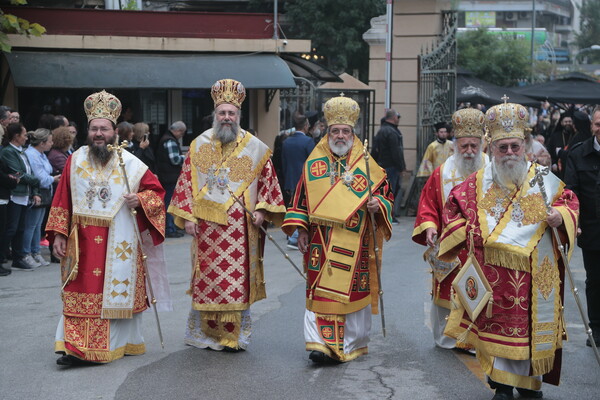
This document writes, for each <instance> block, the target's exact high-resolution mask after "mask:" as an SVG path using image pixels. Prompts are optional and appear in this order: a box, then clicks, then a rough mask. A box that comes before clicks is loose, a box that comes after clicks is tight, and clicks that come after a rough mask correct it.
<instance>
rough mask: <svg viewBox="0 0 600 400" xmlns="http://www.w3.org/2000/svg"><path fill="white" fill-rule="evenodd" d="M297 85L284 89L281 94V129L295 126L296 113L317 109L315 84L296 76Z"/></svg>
mask: <svg viewBox="0 0 600 400" xmlns="http://www.w3.org/2000/svg"><path fill="white" fill-rule="evenodd" d="M294 81H295V82H296V87H295V88H292V89H282V90H281V92H280V95H279V99H280V101H281V115H280V118H279V125H280V126H279V129H280V130H285V129H289V128H292V127H293V126H294V113H295V112H296V111H300V112H301V113H306V112H307V111H312V110H315V109H316V108H315V99H316V96H315V90H316V88H315V85H314V84H313V83H312V82H311V81H309V80H308V79H305V78H300V77H294Z"/></svg>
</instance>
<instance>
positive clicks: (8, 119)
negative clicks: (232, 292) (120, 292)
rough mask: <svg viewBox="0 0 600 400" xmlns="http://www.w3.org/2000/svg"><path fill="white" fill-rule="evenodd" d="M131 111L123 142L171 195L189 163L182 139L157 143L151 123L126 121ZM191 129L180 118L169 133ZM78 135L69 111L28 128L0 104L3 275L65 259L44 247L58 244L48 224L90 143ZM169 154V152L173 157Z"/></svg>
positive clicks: (174, 233) (176, 233)
mask: <svg viewBox="0 0 600 400" xmlns="http://www.w3.org/2000/svg"><path fill="white" fill-rule="evenodd" d="M126 113H128V114H127V115H129V114H131V108H127V109H126V110H125V111H123V114H122V115H120V116H119V120H122V121H121V122H119V123H118V125H117V126H116V128H117V129H116V131H118V143H119V144H120V143H122V142H123V141H127V143H128V146H127V150H128V151H129V152H130V153H132V154H133V155H135V156H136V157H137V158H138V159H140V160H141V161H142V162H143V163H144V164H145V165H147V166H148V168H149V170H150V171H151V172H152V173H154V174H157V176H158V177H159V178H160V179H161V183H162V184H163V186H164V187H165V188H167V189H170V191H168V192H167V193H168V194H169V197H168V199H170V195H172V191H173V188H174V184H175V181H176V179H177V176H179V171H180V169H181V164H182V163H183V156H182V155H181V151H180V150H179V151H178V152H177V150H178V146H179V142H178V141H176V140H173V141H172V142H173V143H171V142H169V144H170V145H171V146H170V147H173V148H176V149H177V150H175V151H173V150H172V149H170V148H167V147H164V148H163V147H160V145H159V146H152V145H151V141H150V127H149V125H148V124H146V123H144V122H137V123H134V124H133V123H131V122H127V121H125V119H128V120H131V118H130V116H129V117H128V118H125V116H126ZM175 128H176V129H175ZM186 129H187V128H186V126H185V124H184V123H183V122H181V121H177V122H175V123H174V124H173V125H172V126H171V127H170V129H169V131H168V132H166V133H165V135H164V136H165V137H166V136H169V135H172V134H173V133H172V132H175V133H176V134H178V135H179V136H177V138H179V137H181V135H182V134H183V133H184V132H185V131H186ZM77 136H78V128H77V124H76V123H75V122H74V121H69V120H68V119H67V118H66V117H65V116H63V115H53V114H49V113H45V114H42V115H41V116H40V118H39V121H38V125H37V129H35V130H28V129H27V128H26V127H25V126H24V125H23V124H22V122H21V120H20V115H19V112H18V111H16V110H13V109H11V108H9V107H7V106H0V138H1V139H0V143H1V144H0V235H1V236H0V240H1V242H2V244H1V245H0V263H1V264H0V276H7V275H10V274H11V273H12V271H13V270H20V271H33V270H35V269H36V268H39V267H41V266H47V265H50V263H59V262H60V260H59V259H58V258H57V257H55V256H54V255H53V254H52V253H51V252H50V254H49V255H45V254H44V255H43V254H42V253H43V252H42V248H44V247H49V246H50V247H51V246H52V238H51V237H47V235H46V232H45V226H46V222H47V219H48V213H49V209H50V205H51V202H52V199H53V197H54V193H55V191H56V188H57V186H58V182H59V180H60V178H61V175H62V173H63V169H64V168H65V165H66V163H67V159H68V158H69V156H70V155H71V154H72V153H73V152H74V151H75V150H77V149H78V148H80V147H81V146H82V145H85V144H89V143H78V140H77ZM173 144H175V146H173ZM157 147H158V148H157ZM170 152H174V153H175V155H171V153H170ZM163 155H167V156H166V159H167V160H168V161H165V157H163ZM157 160H158V162H157ZM159 162H162V163H165V162H166V163H167V164H169V165H171V163H174V166H173V167H171V168H172V169H173V170H174V171H166V168H165V167H164V166H161V165H159ZM170 172H171V173H170ZM181 236H183V233H182V230H178V229H177V228H176V227H175V226H174V224H173V223H172V219H169V220H168V230H167V237H181ZM44 253H45V252H44ZM7 263H10V264H9V265H6V264H7Z"/></svg>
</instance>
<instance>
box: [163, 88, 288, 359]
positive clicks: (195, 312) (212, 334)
mask: <svg viewBox="0 0 600 400" xmlns="http://www.w3.org/2000/svg"><path fill="white" fill-rule="evenodd" d="M211 95H212V98H213V100H214V102H215V112H214V121H213V128H212V129H209V130H207V131H206V132H204V133H202V134H201V135H200V136H199V137H198V138H196V139H195V140H194V141H193V142H192V143H191V144H190V150H189V153H188V156H187V158H186V160H185V162H184V164H183V169H182V171H181V175H180V176H179V180H178V181H177V186H176V187H175V193H174V195H173V198H172V200H171V205H170V206H169V210H168V212H169V213H171V214H173V216H174V217H175V223H176V224H177V225H178V226H180V227H185V230H186V232H187V233H188V234H190V235H193V236H194V241H193V242H192V279H191V285H190V292H189V293H190V294H191V296H192V309H191V311H190V314H189V318H188V321H187V329H186V334H185V343H187V344H189V345H192V346H196V347H200V348H207V347H208V348H211V349H213V350H226V351H237V350H240V349H241V350H245V349H246V347H247V346H248V344H249V340H250V333H251V319H250V305H251V304H252V303H254V302H256V301H258V300H261V299H263V298H265V297H266V292H265V279H264V273H263V247H264V235H263V234H262V233H261V231H260V229H259V227H260V226H261V225H263V226H265V227H266V225H267V221H270V222H273V223H275V224H281V221H282V219H283V215H284V213H285V206H284V203H283V196H282V194H281V189H280V188H279V182H278V181H277V176H276V175H275V170H274V168H273V164H272V162H271V160H270V157H271V150H270V149H269V148H268V147H267V146H266V145H265V144H264V143H263V142H261V141H260V140H259V139H257V138H256V137H255V136H253V135H252V134H250V133H249V132H247V131H245V130H243V129H240V127H239V121H240V108H241V104H242V102H243V101H244V98H245V96H246V92H245V89H244V86H243V85H242V84H241V83H240V82H237V81H235V80H232V79H222V80H219V81H217V82H216V83H215V84H214V85H213V86H212V89H211ZM230 190H231V191H232V192H233V193H234V195H235V197H237V198H238V199H239V200H240V201H241V202H242V204H243V205H242V204H239V202H238V201H236V199H235V198H234V197H233V196H231V195H230V192H229V191H230ZM244 208H246V209H247V210H248V211H249V212H251V213H252V214H248V212H246V211H245V210H244Z"/></svg>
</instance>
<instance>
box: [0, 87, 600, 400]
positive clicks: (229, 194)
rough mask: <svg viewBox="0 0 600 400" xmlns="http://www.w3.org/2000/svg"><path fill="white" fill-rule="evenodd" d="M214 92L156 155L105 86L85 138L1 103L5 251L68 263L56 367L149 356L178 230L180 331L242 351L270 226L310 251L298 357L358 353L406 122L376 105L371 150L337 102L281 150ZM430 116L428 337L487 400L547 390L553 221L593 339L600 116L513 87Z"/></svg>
mask: <svg viewBox="0 0 600 400" xmlns="http://www.w3.org/2000/svg"><path fill="white" fill-rule="evenodd" d="M211 96H212V99H213V101H214V113H213V116H212V127H210V128H208V129H207V130H205V131H204V132H203V133H202V134H200V135H199V136H198V137H197V138H196V139H194V140H193V141H192V142H191V144H190V147H189V151H188V153H187V154H186V155H183V154H182V151H181V147H180V139H181V137H182V136H183V135H184V134H185V132H186V131H187V127H186V125H185V123H184V122H182V121H176V122H173V123H172V124H171V125H170V127H169V129H168V131H167V132H165V133H164V135H162V137H161V138H160V140H159V141H158V142H157V144H156V146H155V147H154V148H153V147H152V146H151V145H150V141H149V133H150V129H149V126H148V124H145V123H143V122H138V123H135V124H132V123H130V122H127V121H121V122H118V118H119V116H120V114H121V103H120V101H119V99H118V98H117V97H115V96H114V95H112V94H110V93H107V92H105V91H102V92H98V93H94V94H92V95H90V96H89V97H88V98H87V99H86V100H85V102H84V110H85V112H86V115H87V119H88V126H87V131H88V135H87V142H86V145H85V146H79V147H78V146H77V143H76V141H75V138H76V132H77V130H76V126H74V125H73V124H70V123H69V121H68V120H66V118H65V117H63V116H54V117H52V116H44V118H43V120H42V119H41V120H40V127H39V128H38V129H36V130H33V131H29V132H28V131H27V130H26V128H25V127H24V126H23V125H22V124H21V123H20V121H19V118H18V113H15V112H14V111H12V110H10V109H8V108H6V107H0V125H1V126H2V132H3V138H2V149H1V150H0V184H1V186H0V207H1V214H0V224H1V226H0V228H2V242H1V244H2V248H1V249H0V251H1V253H0V256H2V257H3V259H9V258H10V259H12V269H19V270H28V271H30V270H34V269H35V268H38V267H39V266H42V265H48V264H49V262H48V260H46V259H45V258H44V257H43V256H42V255H41V252H40V250H41V246H42V245H43V244H45V243H44V241H45V240H48V241H49V243H48V244H47V245H50V246H51V247H52V251H53V255H54V256H56V257H57V258H59V259H61V263H62V264H61V277H62V281H63V286H62V289H61V290H62V299H63V312H62V315H61V318H60V321H59V323H58V327H57V331H56V340H55V351H56V352H57V353H58V354H60V355H61V356H60V358H59V359H58V360H57V363H58V364H59V365H63V366H72V365H80V364H87V363H107V362H111V361H114V360H116V359H118V358H121V357H123V356H124V355H128V354H129V355H136V354H142V353H144V351H145V345H144V339H143V336H142V335H141V319H140V318H139V317H140V315H141V312H142V311H144V310H145V309H147V308H148V307H150V306H151V304H153V303H155V302H154V301H153V299H149V296H150V293H148V292H147V291H146V290H147V289H146V288H147V285H146V283H148V286H151V285H150V284H149V283H150V282H149V281H150V280H152V281H153V282H158V284H157V287H158V290H157V291H158V292H159V293H163V294H164V296H165V299H166V300H165V301H166V302H167V303H169V302H170V299H169V293H168V280H167V279H166V270H165V260H164V256H163V255H162V252H161V251H160V249H161V247H160V246H161V243H162V241H163V240H164V239H165V237H171V238H176V237H181V236H182V235H183V233H182V232H186V233H187V234H189V235H191V236H193V241H192V244H191V260H190V262H191V266H192V275H191V279H190V290H189V294H190V295H191V297H192V301H191V308H190V313H189V316H188V320H187V322H186V333H185V338H184V341H185V343H186V344H188V345H191V346H195V347H199V348H209V349H212V350H216V351H229V352H238V351H243V350H246V349H247V347H248V346H249V343H250V336H251V332H252V319H251V314H250V307H251V305H252V304H253V303H255V302H256V301H259V300H261V299H263V298H265V297H266V291H265V279H264V272H263V263H264V256H265V255H264V243H265V234H266V228H267V227H268V226H275V227H281V229H282V230H283V232H284V233H285V234H286V235H287V236H288V246H289V247H292V248H296V249H298V250H299V251H300V252H301V253H302V254H303V263H304V275H303V276H304V277H305V279H306V282H307V285H306V308H305V311H304V337H305V342H306V350H307V351H309V352H310V354H309V358H310V359H311V360H312V361H313V362H315V363H318V364H335V363H340V362H348V361H351V360H353V359H355V358H357V357H360V356H362V355H364V354H366V353H367V351H368V343H369V336H370V330H371V315H372V314H377V313H379V312H380V311H381V303H380V299H379V296H378V294H380V290H379V287H380V282H381V281H380V274H381V268H382V265H381V259H382V248H383V242H384V241H387V240H389V239H390V237H391V235H392V232H393V224H394V223H395V222H397V221H396V218H395V217H396V213H397V208H395V207H394V201H395V200H396V202H397V201H398V198H401V176H402V173H403V172H404V171H405V170H406V163H405V161H404V146H403V138H402V133H401V132H400V130H399V129H398V124H399V121H400V118H401V117H400V114H399V113H397V112H396V111H395V110H386V113H385V115H384V117H383V118H382V121H381V128H380V129H379V131H378V132H377V134H376V136H375V140H374V143H373V146H372V153H373V157H371V156H370V155H369V152H368V149H366V148H365V147H364V145H363V143H361V141H360V140H358V139H357V138H356V135H355V131H354V127H355V125H356V123H357V120H358V118H359V115H360V107H359V105H358V104H357V103H356V102H355V101H354V100H352V99H351V98H349V97H345V96H343V95H342V96H340V97H333V98H331V99H329V100H328V101H327V102H326V103H325V104H324V107H323V110H322V114H323V118H319V116H320V113H314V112H308V113H306V115H305V114H303V113H300V112H298V113H296V115H295V116H294V118H293V120H294V127H293V128H291V129H289V130H286V131H282V132H281V133H280V134H279V135H278V137H277V140H276V143H275V146H274V147H275V153H274V154H273V153H272V152H271V150H270V148H269V147H268V146H267V145H266V144H265V143H263V142H262V141H261V140H259V139H258V138H257V137H256V136H255V135H253V134H251V133H250V131H247V130H244V129H242V128H241V127H240V125H239V123H240V116H241V108H242V107H241V106H242V103H243V101H244V100H245V97H246V91H245V88H244V86H243V84H242V83H241V82H238V81H235V80H232V79H222V80H219V81H217V82H215V84H214V85H213V86H212V88H211ZM14 114H16V115H14ZM45 124H50V125H45ZM45 126H49V127H45ZM434 128H435V140H434V141H433V142H432V143H431V144H430V145H429V146H428V148H427V151H426V153H425V156H424V158H423V161H422V163H421V166H420V168H419V171H418V173H417V175H418V176H419V177H421V178H424V179H425V180H426V182H425V183H424V186H423V190H422V192H421V197H420V201H419V208H418V211H417V218H416V220H415V226H414V231H413V236H412V238H413V240H414V241H415V242H416V243H418V244H420V245H423V246H426V247H428V249H427V251H426V252H425V259H426V260H427V261H428V262H429V264H430V265H431V268H432V308H431V325H432V330H433V339H434V343H435V344H436V345H437V346H439V347H441V348H446V349H453V348H459V349H463V350H465V351H468V352H470V353H472V354H474V355H476V357H477V359H478V361H479V362H480V364H481V367H482V369H483V370H484V372H485V374H486V376H487V379H488V383H489V385H490V387H491V388H492V389H494V390H495V395H494V399H495V400H506V399H512V398H513V390H514V389H516V390H517V391H518V392H519V393H520V395H521V396H522V397H527V398H541V397H542V392H541V390H540V389H541V385H542V382H548V383H551V384H558V379H559V376H560V364H561V355H560V352H561V349H562V346H563V340H566V337H565V335H564V330H563V325H564V319H563V316H562V309H563V304H564V274H565V268H566V267H567V265H565V263H564V259H563V258H562V257H561V255H560V251H563V250H561V249H560V248H561V243H558V242H557V239H556V238H555V237H553V230H556V231H557V232H559V233H558V237H559V239H560V240H562V241H564V244H565V245H567V246H566V248H567V249H568V251H569V252H572V249H573V245H574V243H575V240H576V239H577V236H579V240H578V244H579V246H580V247H581V248H582V250H583V259H584V266H585V269H586V274H587V278H586V298H587V309H588V317H589V321H590V327H591V329H592V334H591V336H590V337H589V338H588V341H587V344H588V346H591V345H592V344H595V345H598V344H600V300H599V299H600V298H599V293H600V290H599V288H600V282H599V281H600V277H599V274H598V273H597V270H598V268H597V266H598V265H599V263H600V252H598V250H597V249H596V248H595V240H594V239H595V238H597V234H598V226H599V225H598V222H599V219H600V215H599V211H598V204H599V203H598V202H599V201H600V200H599V196H598V190H597V187H598V182H599V179H598V171H599V170H600V108H598V107H596V108H594V109H590V108H588V107H584V106H572V107H569V108H566V109H564V110H563V111H562V112H561V111H557V110H556V109H554V108H553V107H551V106H550V105H549V104H547V103H546V102H544V103H542V104H541V107H540V109H539V110H528V109H527V108H526V107H523V106H522V105H519V104H515V103H509V102H508V98H505V99H504V102H503V103H500V104H498V105H495V106H493V107H489V108H488V109H483V107H480V108H479V109H478V108H470V107H463V108H461V109H459V110H458V111H456V112H455V113H454V114H453V116H452V121H451V123H450V124H448V123H446V122H442V121H441V122H438V123H436V124H435V125H434ZM540 165H541V166H547V167H548V170H549V171H550V173H549V171H548V170H546V169H544V168H541V167H540ZM50 206H51V207H50ZM49 209H50V213H49V215H47V214H48V210H49ZM131 210H136V212H130V211H131ZM580 216H581V221H579V220H578V219H579V217H580ZM46 218H47V222H45V221H46ZM45 232H47V233H48V235H47V236H46V234H45ZM157 249H159V250H157ZM113 253H114V254H113ZM115 254H116V255H117V256H116V257H115ZM285 257H286V258H287V257H288V256H287V255H285ZM99 266H102V268H100V267H99ZM148 266H152V268H148ZM10 271H11V270H10V269H6V268H2V269H0V274H1V275H7V274H10ZM299 272H300V271H299ZM145 281H146V282H145ZM515 299H518V301H517V300H515ZM154 306H155V307H156V304H154ZM167 308H169V307H167ZM92 325H93V326H95V329H94V330H90V329H87V328H86V327H87V326H92Z"/></svg>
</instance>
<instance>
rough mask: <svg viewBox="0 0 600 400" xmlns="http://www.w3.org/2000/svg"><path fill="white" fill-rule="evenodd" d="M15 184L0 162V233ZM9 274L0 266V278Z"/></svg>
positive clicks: (17, 180) (15, 180)
mask: <svg viewBox="0 0 600 400" xmlns="http://www.w3.org/2000/svg"><path fill="white" fill-rule="evenodd" d="M17 183H19V179H18V178H16V177H15V176H14V175H10V174H9V173H8V171H7V168H6V165H5V164H4V163H3V162H2V160H0V232H4V230H5V229H6V209H7V207H8V201H9V200H10V191H11V190H12V189H14V188H16V187H17ZM2 262H4V260H2ZM10 274H11V270H10V268H4V265H2V264H0V276H6V275H10Z"/></svg>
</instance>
